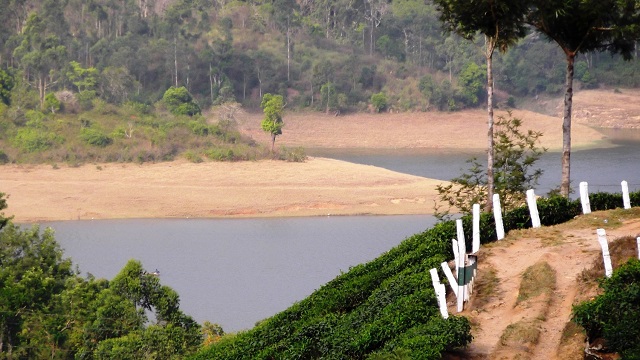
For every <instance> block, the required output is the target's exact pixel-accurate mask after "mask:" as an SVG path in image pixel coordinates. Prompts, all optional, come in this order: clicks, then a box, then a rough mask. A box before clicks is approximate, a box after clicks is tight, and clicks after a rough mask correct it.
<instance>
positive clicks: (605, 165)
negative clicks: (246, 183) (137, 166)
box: [308, 129, 640, 196]
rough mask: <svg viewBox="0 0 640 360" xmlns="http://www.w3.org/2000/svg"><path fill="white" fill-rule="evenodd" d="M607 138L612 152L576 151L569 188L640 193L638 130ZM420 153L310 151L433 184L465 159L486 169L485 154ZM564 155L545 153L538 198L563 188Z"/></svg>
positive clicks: (611, 133) (448, 176)
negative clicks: (624, 188)
mask: <svg viewBox="0 0 640 360" xmlns="http://www.w3.org/2000/svg"><path fill="white" fill-rule="evenodd" d="M601 131H602V132H603V133H605V135H606V136H607V137H608V138H609V144H608V145H610V146H609V147H606V148H601V149H589V150H577V151H572V153H571V187H572V189H573V190H574V196H578V193H579V192H578V191H579V184H580V182H581V181H586V182H588V183H589V191H590V192H596V191H606V192H621V188H620V182H621V181H622V180H626V181H627V182H628V183H629V189H630V190H631V191H633V190H640V130H629V129H625V130H616V129H604V130H601ZM429 151H430V150H422V149H418V150H416V149H389V150H387V149H384V150H381V149H379V150H374V151H372V150H357V149H356V150H350V151H348V152H345V151H344V150H341V149H310V150H308V153H309V154H310V155H313V156H324V157H331V158H335V159H339V160H344V161H349V162H354V163H358V164H366V165H374V166H379V167H383V168H386V169H390V170H394V171H398V172H402V173H407V174H412V175H418V176H424V177H428V178H433V179H440V180H450V179H452V178H454V177H457V176H459V175H460V174H461V173H462V172H463V171H466V170H467V169H468V168H469V166H468V164H466V160H467V159H469V158H471V157H477V158H478V159H479V161H480V163H481V164H483V165H485V166H486V154H485V153H483V152H477V153H470V152H442V153H439V154H432V153H429ZM561 159H562V154H561V153H560V152H547V153H545V154H544V155H543V156H542V157H541V159H540V160H539V161H538V162H537V163H536V165H535V166H534V167H535V168H539V169H542V170H544V173H543V176H542V177H541V178H540V181H539V185H538V186H537V187H536V188H535V191H536V194H538V195H545V194H547V193H548V192H549V191H550V190H552V189H557V188H559V186H560V180H561V174H562V172H561Z"/></svg>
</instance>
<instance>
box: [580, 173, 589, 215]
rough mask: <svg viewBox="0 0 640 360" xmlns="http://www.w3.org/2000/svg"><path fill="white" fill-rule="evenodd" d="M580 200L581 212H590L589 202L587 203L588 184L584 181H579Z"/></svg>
mask: <svg viewBox="0 0 640 360" xmlns="http://www.w3.org/2000/svg"><path fill="white" fill-rule="evenodd" d="M580 201H581V202H582V213H583V214H591V203H589V184H587V182H586V181H583V182H581V183H580Z"/></svg>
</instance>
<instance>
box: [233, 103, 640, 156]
mask: <svg viewBox="0 0 640 360" xmlns="http://www.w3.org/2000/svg"><path fill="white" fill-rule="evenodd" d="M639 99H640V97H639ZM499 115H502V116H506V112H504V111H497V112H496V116H499ZM513 115H514V116H515V117H518V118H520V119H522V120H523V128H524V129H532V130H536V131H541V132H542V133H543V137H542V146H545V147H547V148H549V149H560V148H562V125H561V124H562V119H560V118H556V117H551V116H547V115H542V114H538V113H534V112H531V111H527V110H514V111H513ZM261 117H262V115H261V114H242V115H241V116H239V125H240V127H241V129H242V131H243V132H244V133H246V134H249V135H250V136H251V137H253V138H254V139H255V140H257V141H260V142H266V141H268V136H267V134H265V133H264V132H263V131H262V130H261V129H260V120H261ZM284 122H285V127H284V128H283V134H282V135H281V136H279V137H278V139H277V141H276V144H279V145H285V146H289V147H291V146H303V147H306V148H316V147H318V148H374V149H402V148H420V149H430V150H433V151H456V150H458V151H459V150H481V149H485V148H486V142H487V141H486V133H487V125H486V122H487V114H486V112H485V111H483V110H480V109H478V110H465V111H459V112H452V113H447V112H444V113H442V112H426V113H394V114H390V113H383V114H350V115H344V116H333V115H325V114H322V113H287V114H285V117H284ZM572 134H573V144H574V147H576V148H577V147H587V146H593V145H595V144H597V143H598V142H600V141H601V140H602V139H603V136H602V134H600V133H599V132H598V131H596V130H594V129H592V128H590V127H588V126H585V125H581V124H575V125H574V126H573V130H572Z"/></svg>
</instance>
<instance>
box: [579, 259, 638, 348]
mask: <svg viewBox="0 0 640 360" xmlns="http://www.w3.org/2000/svg"><path fill="white" fill-rule="evenodd" d="M600 286H601V287H602V289H603V290H604V293H603V294H602V295H600V296H598V297H596V298H595V299H594V300H592V301H587V302H583V303H581V304H580V305H578V306H575V307H574V309H573V312H574V315H573V319H574V321H575V322H577V323H578V324H580V325H582V326H583V327H584V328H585V330H586V331H587V335H588V336H589V338H590V339H597V338H605V339H606V340H607V347H608V348H609V349H610V350H613V351H616V352H620V354H621V355H622V358H624V359H640V260H637V259H631V260H629V262H627V263H626V264H623V265H622V266H620V267H619V268H618V269H616V270H615V271H614V272H613V274H612V276H611V277H610V278H604V279H603V280H602V281H601V283H600Z"/></svg>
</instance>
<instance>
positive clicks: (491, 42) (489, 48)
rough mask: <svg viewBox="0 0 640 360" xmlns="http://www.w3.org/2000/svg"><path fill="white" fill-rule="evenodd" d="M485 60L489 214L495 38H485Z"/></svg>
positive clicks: (488, 207)
mask: <svg viewBox="0 0 640 360" xmlns="http://www.w3.org/2000/svg"><path fill="white" fill-rule="evenodd" d="M485 42H486V52H485V57H486V60H487V115H488V116H487V125H488V129H487V203H486V204H485V207H484V210H485V211H486V212H490V211H491V210H492V209H493V189H494V178H493V163H494V160H493V154H494V151H493V51H494V49H495V47H496V38H492V37H489V36H485Z"/></svg>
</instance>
